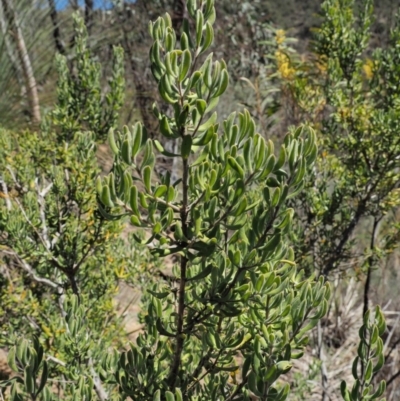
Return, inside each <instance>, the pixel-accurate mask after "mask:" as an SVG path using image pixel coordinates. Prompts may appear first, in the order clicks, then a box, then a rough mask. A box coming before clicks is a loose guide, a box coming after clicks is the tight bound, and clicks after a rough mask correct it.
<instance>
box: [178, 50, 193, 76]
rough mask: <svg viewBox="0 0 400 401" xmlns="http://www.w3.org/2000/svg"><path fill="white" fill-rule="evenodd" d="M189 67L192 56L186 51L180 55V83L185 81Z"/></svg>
mask: <svg viewBox="0 0 400 401" xmlns="http://www.w3.org/2000/svg"><path fill="white" fill-rule="evenodd" d="M191 65H192V54H191V52H190V50H188V49H186V50H184V51H183V53H182V62H181V65H180V71H179V81H180V82H183V81H184V80H185V79H186V77H187V75H188V72H189V69H190V66H191Z"/></svg>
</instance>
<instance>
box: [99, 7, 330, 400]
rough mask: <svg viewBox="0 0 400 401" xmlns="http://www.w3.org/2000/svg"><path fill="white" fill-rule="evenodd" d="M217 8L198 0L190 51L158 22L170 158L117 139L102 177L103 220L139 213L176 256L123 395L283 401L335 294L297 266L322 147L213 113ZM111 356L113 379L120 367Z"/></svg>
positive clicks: (137, 219)
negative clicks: (158, 167)
mask: <svg viewBox="0 0 400 401" xmlns="http://www.w3.org/2000/svg"><path fill="white" fill-rule="evenodd" d="M213 3H214V2H213V1H206V2H201V3H200V4H199V2H195V1H188V4H187V6H188V13H189V15H190V21H185V22H184V25H183V33H182V35H181V39H180V43H177V41H176V33H175V32H174V31H173V29H172V25H171V19H170V17H169V15H168V14H167V15H165V16H164V17H163V18H159V19H158V20H157V21H156V22H154V23H151V24H150V27H149V28H150V34H151V35H152V38H153V40H154V43H153V46H152V48H151V51H150V58H151V63H152V65H151V68H152V72H153V75H154V77H155V79H156V81H157V83H158V87H159V91H160V95H161V97H162V98H163V100H164V101H165V102H166V103H168V104H170V105H171V106H172V107H171V112H170V113H167V114H163V113H161V112H160V111H159V108H158V107H156V106H155V107H154V112H155V115H156V117H157V118H158V119H159V123H160V131H161V134H162V135H163V136H164V137H166V138H169V139H174V140H175V141H177V143H178V147H177V148H178V151H177V153H176V154H172V153H170V152H168V151H166V150H165V149H164V148H163V147H162V145H161V144H160V142H159V141H158V140H153V139H149V138H147V135H146V131H145V129H144V128H143V127H142V126H141V124H139V123H138V124H136V125H135V126H134V127H132V128H127V127H125V129H124V131H123V133H115V132H114V131H111V132H110V135H109V141H110V147H111V149H112V151H113V153H114V155H115V160H114V168H113V172H112V173H111V174H109V175H108V176H107V177H105V178H104V179H103V180H100V179H99V180H98V182H97V190H98V193H99V197H100V199H101V201H102V204H103V205H102V206H101V210H102V213H103V215H104V216H106V217H109V218H112V217H113V216H122V215H129V216H131V222H132V224H134V225H136V226H139V227H143V228H146V229H148V230H149V231H150V232H151V236H150V238H149V239H148V240H146V243H147V244H148V245H149V246H150V247H151V249H152V252H153V253H154V254H155V255H158V256H159V257H164V256H170V255H173V257H174V260H176V261H179V263H176V264H174V267H173V269H172V277H171V279H170V281H168V282H161V283H159V284H157V285H154V287H153V288H152V289H151V290H149V291H148V294H147V295H146V297H147V312H146V313H145V318H144V319H145V323H146V326H145V331H144V333H142V334H140V335H139V338H138V340H137V344H134V345H132V346H131V350H129V351H128V352H126V353H123V354H122V355H121V356H120V358H119V361H118V364H117V368H116V373H115V383H116V384H117V385H118V387H119V391H120V393H121V396H122V397H123V398H126V397H128V396H129V397H131V398H133V399H141V400H153V399H154V400H157V399H168V400H170V399H171V400H172V399H174V398H176V399H180V398H181V397H183V399H190V400H222V399H224V400H239V399H248V398H249V397H250V395H251V394H256V395H257V396H258V397H260V399H262V400H284V399H286V397H287V394H288V391H289V385H288V384H287V383H286V384H284V383H281V382H279V381H278V379H279V377H280V376H281V375H282V374H283V373H286V372H288V371H289V370H290V368H291V366H292V365H291V360H292V359H295V358H299V357H301V355H302V353H303V349H304V346H305V345H306V344H307V341H308V336H307V333H308V332H309V330H311V328H312V327H314V326H315V324H316V323H317V322H318V320H319V319H320V318H321V317H322V316H323V315H324V314H325V313H326V309H327V299H328V298H329V286H328V285H327V284H324V282H323V280H316V279H315V278H304V277H303V274H302V272H300V271H298V270H297V269H296V265H295V262H294V254H293V251H292V250H291V249H290V247H289V245H288V240H287V234H288V231H289V230H290V223H291V219H292V215H293V210H292V209H290V208H288V207H287V206H286V200H287V199H289V198H291V197H293V196H295V195H296V194H297V193H298V192H299V191H300V190H301V189H302V181H303V178H304V175H305V174H306V171H307V169H308V168H309V167H310V166H311V165H312V163H313V161H314V159H315V157H316V154H317V147H316V144H315V135H314V133H313V131H312V129H310V128H309V127H307V126H304V127H300V128H299V129H297V130H294V131H293V132H291V133H290V134H288V135H287V137H286V139H285V142H284V144H283V145H282V147H281V148H280V149H279V150H278V151H277V152H276V155H275V151H274V146H273V143H272V142H271V141H266V140H265V139H264V138H263V137H262V136H260V135H259V134H258V133H256V130H255V123H254V121H253V119H252V118H251V116H250V113H249V112H248V111H246V110H245V111H244V112H242V113H234V114H232V115H231V116H229V118H228V119H227V120H226V121H223V122H222V123H220V124H219V123H217V115H216V114H215V113H213V109H214V107H215V106H216V104H217V102H218V99H219V97H220V96H221V95H222V94H223V93H224V92H225V90H226V88H227V86H228V83H229V75H228V72H227V69H226V65H225V63H224V61H213V56H212V54H210V55H208V57H206V58H205V59H204V57H202V56H203V54H204V53H205V52H206V51H207V49H208V48H209V47H210V45H211V44H212V41H213V27H212V26H213V22H214V19H215V10H214V4H213ZM155 152H157V153H161V154H163V155H164V156H165V157H171V158H178V159H179V160H180V162H181V164H182V176H181V178H180V179H178V180H177V181H176V182H171V178H170V175H169V174H166V175H165V176H164V177H161V178H160V179H159V178H158V177H156V176H155V174H154V173H153V171H154V166H155V161H156V155H155ZM114 364H115V358H114V357H110V358H107V360H106V361H105V364H104V372H103V376H104V377H109V374H110V373H111V372H112V371H113V370H114V369H115V366H114Z"/></svg>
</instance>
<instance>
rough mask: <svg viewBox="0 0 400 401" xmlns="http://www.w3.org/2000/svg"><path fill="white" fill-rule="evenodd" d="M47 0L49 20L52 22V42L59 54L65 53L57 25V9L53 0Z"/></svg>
mask: <svg viewBox="0 0 400 401" xmlns="http://www.w3.org/2000/svg"><path fill="white" fill-rule="evenodd" d="M48 1H49V8H50V18H51V22H52V23H53V38H54V44H55V46H56V49H57V51H58V52H59V53H60V54H65V47H64V44H63V42H62V40H61V33H60V26H59V22H58V14H57V10H56V4H55V3H54V0H48Z"/></svg>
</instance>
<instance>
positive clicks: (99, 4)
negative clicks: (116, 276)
mask: <svg viewBox="0 0 400 401" xmlns="http://www.w3.org/2000/svg"><path fill="white" fill-rule="evenodd" d="M130 2H131V3H134V2H135V0H130ZM78 3H79V5H81V6H83V5H84V0H79V2H78ZM67 6H68V0H56V7H57V9H58V10H62V9H64V8H65V7H67ZM111 6H112V1H111V0H94V7H95V8H111Z"/></svg>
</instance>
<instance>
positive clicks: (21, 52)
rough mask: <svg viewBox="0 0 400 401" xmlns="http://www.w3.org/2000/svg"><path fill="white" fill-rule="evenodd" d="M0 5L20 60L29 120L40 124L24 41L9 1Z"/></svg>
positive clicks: (35, 88) (35, 90)
mask: <svg viewBox="0 0 400 401" xmlns="http://www.w3.org/2000/svg"><path fill="white" fill-rule="evenodd" d="M1 5H2V6H3V10H4V16H5V19H6V20H7V22H8V29H9V32H10V34H11V36H12V37H13V39H14V41H15V45H16V48H17V53H18V57H19V59H20V63H21V68H22V72H23V75H24V80H25V82H26V85H25V86H26V94H27V97H28V103H29V108H30V110H29V111H30V114H31V119H32V122H33V123H34V124H38V123H40V107H39V96H38V91H37V85H36V80H35V76H34V74H33V69H32V64H31V60H30V58H29V54H28V51H27V49H26V45H25V40H24V37H23V34H22V31H21V29H20V27H19V26H18V22H17V20H16V15H15V13H14V10H13V9H12V6H11V4H10V2H9V0H1Z"/></svg>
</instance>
